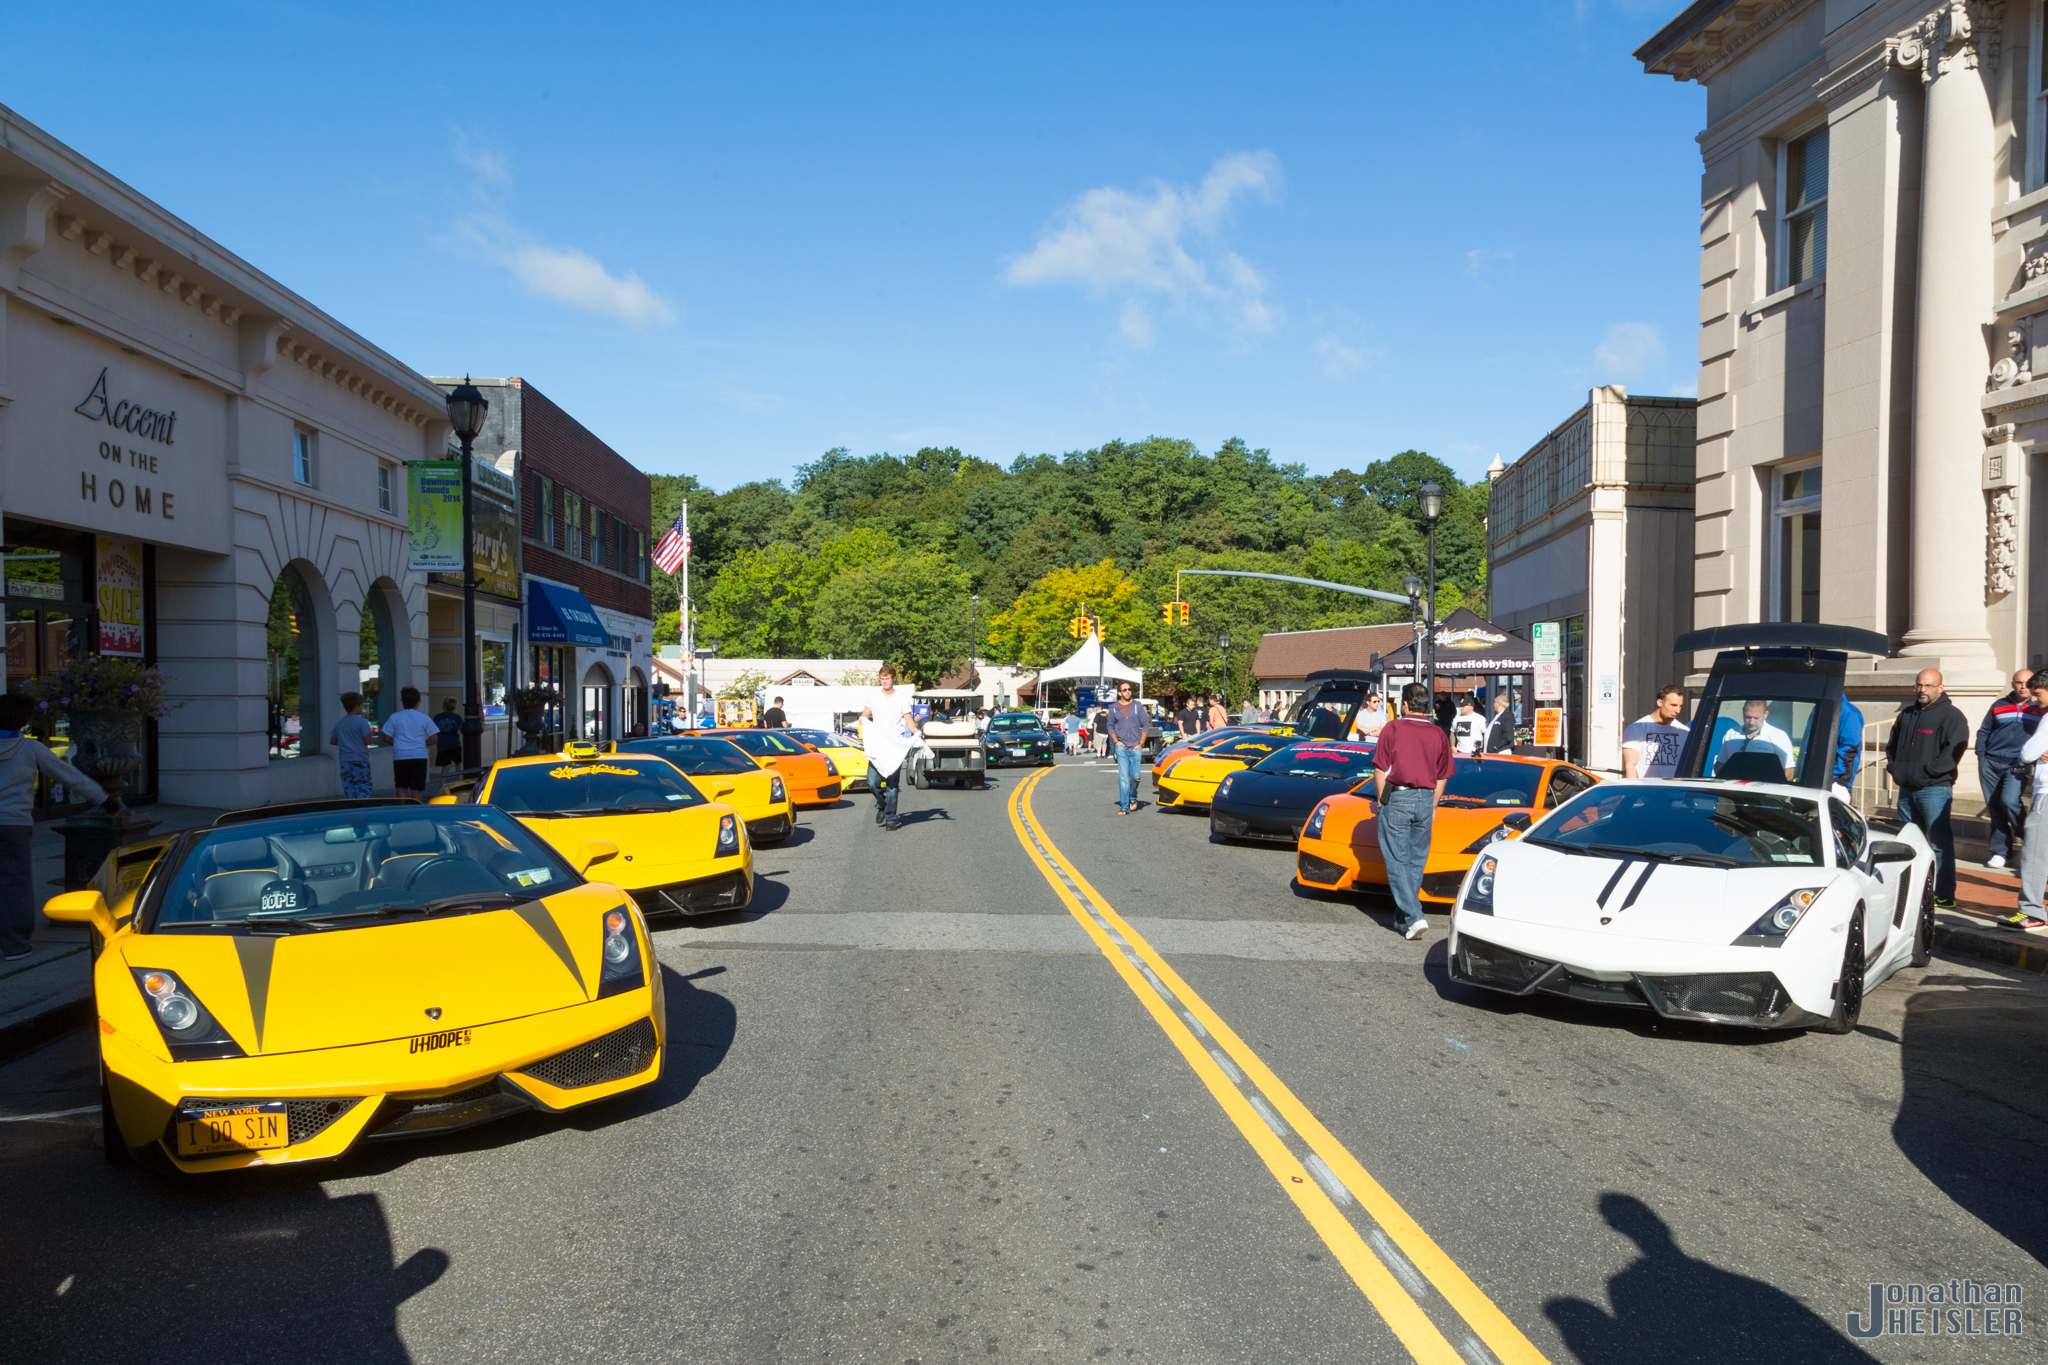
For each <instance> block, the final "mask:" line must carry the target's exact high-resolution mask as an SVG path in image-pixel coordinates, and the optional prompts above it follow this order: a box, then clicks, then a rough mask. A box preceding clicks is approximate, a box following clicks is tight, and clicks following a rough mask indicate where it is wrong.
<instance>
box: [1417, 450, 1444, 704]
mask: <svg viewBox="0 0 2048 1365" xmlns="http://www.w3.org/2000/svg"><path fill="white" fill-rule="evenodd" d="M1415 500H1416V502H1417V503H1419V504H1420V505H1421V508H1422V527H1423V530H1425V531H1427V532H1428V533H1429V612H1428V621H1429V646H1428V647H1429V662H1428V664H1427V669H1428V673H1427V676H1428V679H1429V705H1430V708H1431V710H1432V711H1433V710H1435V708H1436V519H1437V518H1438V517H1440V516H1442V515H1443V513H1444V490H1443V485H1441V484H1439V483H1438V482H1437V481H1436V480H1435V479H1425V480H1424V481H1423V484H1422V487H1421V488H1419V489H1417V490H1416V499H1415Z"/></svg>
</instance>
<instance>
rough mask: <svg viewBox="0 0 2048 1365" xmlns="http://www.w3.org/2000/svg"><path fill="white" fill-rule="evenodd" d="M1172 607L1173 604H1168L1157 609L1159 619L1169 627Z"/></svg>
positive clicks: (1171, 621)
mask: <svg viewBox="0 0 2048 1365" xmlns="http://www.w3.org/2000/svg"><path fill="white" fill-rule="evenodd" d="M1173 605H1174V604H1173V603H1171V602H1168V603H1166V604H1164V605H1163V606H1161V607H1160V608H1159V619H1160V620H1162V621H1164V622H1166V624H1167V625H1169V626H1170V625H1172V624H1173Z"/></svg>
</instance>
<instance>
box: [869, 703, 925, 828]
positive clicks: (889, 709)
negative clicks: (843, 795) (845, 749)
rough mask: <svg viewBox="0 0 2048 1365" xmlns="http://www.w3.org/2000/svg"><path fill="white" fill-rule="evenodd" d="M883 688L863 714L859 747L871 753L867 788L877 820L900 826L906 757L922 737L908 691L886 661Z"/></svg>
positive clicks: (887, 825) (879, 822)
mask: <svg viewBox="0 0 2048 1365" xmlns="http://www.w3.org/2000/svg"><path fill="white" fill-rule="evenodd" d="M876 677H877V679H878V680H879V681H880V682H881V684H882V690H881V692H880V693H879V694H877V695H876V697H875V699H874V700H873V701H871V702H869V703H868V704H867V706H866V707H864V708H863V709H862V711H861V713H860V747H861V751H862V752H863V753H865V754H866V755H867V756H868V790H869V791H871V792H873V793H874V794H875V823H876V824H878V825H880V826H882V827H883V828H884V829H900V828H902V825H903V822H902V821H901V820H900V819H899V818H898V817H897V814H896V807H897V800H898V797H899V795H900V794H901V792H902V790H903V760H904V759H905V758H907V757H908V756H909V754H910V751H911V750H912V749H913V748H916V747H917V746H918V745H919V744H920V743H921V740H920V738H919V736H918V732H917V720H916V718H915V717H913V716H912V715H911V710H910V708H911V707H912V705H914V702H913V700H912V698H911V695H910V694H909V693H908V692H899V691H897V690H896V670H895V669H894V668H892V667H890V666H889V665H888V664H883V665H882V667H881V669H880V670H879V671H878V672H877V674H876Z"/></svg>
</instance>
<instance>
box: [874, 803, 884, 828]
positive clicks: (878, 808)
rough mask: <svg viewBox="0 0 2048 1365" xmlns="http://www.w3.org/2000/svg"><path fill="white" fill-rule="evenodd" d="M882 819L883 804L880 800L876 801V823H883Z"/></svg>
mask: <svg viewBox="0 0 2048 1365" xmlns="http://www.w3.org/2000/svg"><path fill="white" fill-rule="evenodd" d="M882 820H883V814H882V805H881V803H880V802H879V801H878V802H876V803H875V823H876V824H878V825H879V824H881V823H882Z"/></svg>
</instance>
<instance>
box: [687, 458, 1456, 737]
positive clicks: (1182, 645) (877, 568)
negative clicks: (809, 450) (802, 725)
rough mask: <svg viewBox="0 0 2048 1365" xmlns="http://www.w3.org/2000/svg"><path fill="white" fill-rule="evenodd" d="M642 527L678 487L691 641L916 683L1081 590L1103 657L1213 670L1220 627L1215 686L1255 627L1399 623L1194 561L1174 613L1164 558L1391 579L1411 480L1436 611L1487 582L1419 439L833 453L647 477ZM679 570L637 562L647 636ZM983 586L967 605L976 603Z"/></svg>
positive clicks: (1162, 685) (1400, 558)
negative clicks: (764, 474)
mask: <svg viewBox="0 0 2048 1365" xmlns="http://www.w3.org/2000/svg"><path fill="white" fill-rule="evenodd" d="M651 477H652V479H653V482H654V524H655V526H656V527H657V528H659V527H665V526H667V525H668V523H669V522H670V521H671V520H673V519H674V517H675V514H676V511H677V508H678V506H679V505H680V504H681V502H682V501H683V500H684V499H685V498H687V499H688V500H689V503H690V530H691V535H692V540H693V542H694V545H695V556H694V558H693V559H692V561H691V565H690V574H691V583H690V590H691V596H692V597H693V598H694V599H695V601H696V604H697V611H698V613H699V616H698V628H697V635H698V638H699V640H700V641H702V640H705V639H716V640H717V641H718V642H719V652H720V653H721V654H723V655H726V656H728V657H752V656H762V657H773V656H826V655H831V656H834V657H840V658H888V659H891V660H894V661H896V662H897V663H899V664H900V665H901V666H903V667H904V668H905V669H906V670H907V671H908V672H909V673H910V675H911V676H912V677H913V678H915V679H916V680H917V682H918V683H919V684H920V685H929V684H930V683H931V682H932V681H934V680H935V679H936V678H937V677H938V676H939V675H940V674H941V673H943V672H944V671H946V670H947V669H948V668H950V667H953V666H955V665H957V664H958V663H959V662H960V661H961V660H962V659H964V658H965V657H966V656H967V654H968V652H969V649H970V645H971V647H972V649H973V651H974V653H975V654H977V655H978V656H980V657H981V658H983V659H984V660H988V661H992V662H996V663H1018V664H1022V665H1024V666H1026V667H1043V666H1045V665H1048V664H1052V663H1056V662H1058V661H1059V660H1061V659H1063V658H1065V657H1066V656H1067V654H1069V653H1070V652H1072V650H1073V648H1074V643H1075V642H1074V640H1073V638H1072V637H1071V636H1070V635H1069V633H1068V627H1067V622H1068V620H1069V618H1071V617H1072V616H1074V615H1075V614H1076V613H1077V612H1079V611H1080V609H1081V608H1082V607H1083V606H1084V605H1085V606H1086V607H1087V608H1088V609H1089V610H1090V611H1091V612H1093V613H1094V614H1095V615H1096V616H1098V617H1100V618H1101V620H1102V625H1103V638H1104V640H1105V641H1106V642H1107V644H1108V645H1109V647H1110V648H1111V649H1112V650H1114V651H1115V652H1116V653H1117V654H1118V655H1119V656H1120V657H1122V658H1123V659H1124V660H1125V661H1126V662H1128V663H1131V664H1132V665H1134V666H1139V667H1144V668H1146V669H1148V670H1150V671H1151V673H1152V674H1153V675H1155V676H1151V677H1149V679H1148V686H1150V687H1151V688H1152V689H1153V690H1159V691H1163V690H1171V688H1172V683H1173V680H1174V678H1173V675H1175V674H1176V673H1178V674H1179V676H1180V677H1181V679H1182V680H1183V681H1184V682H1185V683H1186V684H1187V685H1188V686H1191V687H1194V688H1201V687H1205V686H1209V685H1213V684H1214V682H1215V681H1216V679H1217V670H1218V667H1219V657H1220V654H1221V651H1220V650H1219V648H1218V646H1217V643H1216V641H1217V639H1218V637H1220V636H1224V635H1228V636H1229V637H1230V638H1231V641H1232V646H1231V650H1230V655H1231V662H1230V683H1231V688H1230V690H1231V694H1232V696H1233V698H1241V697H1242V696H1243V695H1244V694H1245V692H1246V690H1247V686H1248V683H1247V679H1246V669H1247V668H1248V666H1249V664H1250V662H1251V655H1252V647H1253V646H1254V645H1255V644H1256V643H1257V641H1258V638H1259V636H1260V635H1262V634H1264V633H1265V632H1267V631H1272V630H1311V629H1319V628H1323V627H1328V626H1344V625H1361V624H1370V623H1374V622H1381V621H1390V620H1398V619H1401V618H1402V615H1403V613H1402V609H1401V608H1399V607H1397V606H1394V605H1393V604H1391V603H1377V602H1372V601H1370V600H1369V599H1365V598H1359V597H1353V596H1349V595H1347V594H1342V593H1333V592H1327V591H1319V590H1316V589H1312V588H1302V587H1295V586H1290V585H1286V584H1280V583H1269V582H1263V581H1261V580H1257V579H1215V578H1190V579H1187V580H1185V581H1184V588H1185V595H1184V599H1183V600H1185V601H1187V602H1188V603H1189V604H1190V622H1189V624H1188V625H1186V626H1182V625H1179V624H1177V623H1174V624H1169V623H1168V622H1166V621H1164V620H1162V619H1161V607H1162V606H1163V605H1164V604H1165V603H1166V602H1168V601H1169V600H1171V599H1172V598H1173V595H1174V570H1176V569H1190V568H1205V569H1206V568H1222V569H1253V570H1260V571H1264V572H1268V573H1287V574H1295V575H1298V576H1302V577H1308V578H1322V579H1328V580H1330V581H1332V582H1338V583H1347V584H1352V585H1354V586H1357V587H1368V588H1380V589H1383V590H1385V591H1389V592H1398V591H1400V590H1401V583H1402V580H1403V579H1405V578H1406V577H1407V575H1408V574H1410V573H1420V572H1422V570H1423V567H1424V563H1425V551H1424V537H1423V530H1422V525H1421V518H1420V513H1419V511H1418V509H1417V504H1416V497H1417V490H1418V489H1420V487H1421V486H1422V484H1423V483H1424V482H1425V481H1427V480H1429V479H1431V478H1434V479H1435V480H1436V481H1437V482H1438V483H1439V484H1440V485H1442V487H1443V488H1444V491H1445V499H1444V511H1443V516H1442V518H1441V520H1440V521H1439V522H1438V523H1437V582H1438V588H1439V592H1438V605H1439V608H1440V610H1446V611H1447V610H1449V609H1450V608H1452V607H1455V606H1458V605H1460V604H1462V603H1463V602H1465V601H1466V600H1468V599H1471V600H1475V601H1477V600H1480V599H1483V598H1484V595H1485V585H1486V539H1485V519H1486V507H1487V495H1488V485H1487V483H1486V481H1485V480H1484V479H1481V480H1479V481H1477V482H1475V483H1472V484H1467V483H1465V482H1464V481H1463V480H1462V479H1460V478H1459V477H1458V476H1457V475H1456V474H1455V473H1453V472H1452V471H1451V469H1450V467H1449V466H1448V465H1446V464H1444V463H1443V462H1442V461H1440V460H1437V459H1434V458H1432V457H1431V456H1429V455H1426V454H1424V453H1422V452H1421V451H1416V450H1404V451H1402V452H1401V453H1400V454H1398V455H1393V456H1390V457H1388V458H1386V459H1383V460H1375V461H1373V462H1372V463H1370V464H1368V465H1367V466H1366V468H1365V469H1364V471H1363V472H1362V473H1354V472H1352V471H1351V470H1349V469H1340V470H1338V471H1337V472H1335V473H1334V474H1330V475H1327V476H1320V477H1319V476H1316V475H1312V474H1310V473H1309V472H1308V471H1307V470H1306V469H1305V468H1304V467H1303V466H1301V465H1299V464H1277V463H1275V462H1274V460H1273V459H1272V456H1271V455H1270V454H1269V453H1268V452H1267V451H1265V450H1255V449H1252V448H1250V447H1248V446H1247V445H1246V444H1245V443H1244V442H1243V441H1241V440H1237V439H1235V438H1233V439H1231V440H1229V441H1226V442H1224V443H1223V445H1222V447H1221V448H1219V449H1218V450H1217V451H1216V452H1215V453H1214V454H1213V455H1205V454H1203V453H1202V451H1201V450H1200V449H1199V448H1197V447H1196V446H1195V444H1194V443H1193V442H1191V441H1183V440H1173V439H1168V438H1165V437H1152V438H1150V439H1147V440H1144V441H1137V442H1125V441H1110V442H1108V443H1106V444H1104V445H1101V446H1098V447H1096V448H1095V449H1093V450H1086V451H1076V452H1072V453H1069V454H1066V455H1060V456H1054V455H1020V456H1018V457H1017V458H1016V459H1015V460H1013V461H1012V462H1011V463H1010V464H1009V465H1008V466H1007V467H1005V466H1003V465H999V464H995V463H992V462H990V461H987V460H982V459H979V458H977V457H975V456H972V455H964V454H962V453H961V452H960V451H958V450H956V449H953V448H951V447H946V448H944V449H939V448H935V447H927V448H925V449H923V450H920V451H918V452H917V453H916V454H914V455H908V456H898V455H869V456H865V457H857V456H854V455H852V454H850V453H848V452H847V451H846V450H844V449H836V450H829V451H827V452H825V454H824V455H822V456H820V457H819V458H818V459H816V460H814V461H812V462H811V463H809V464H806V465H802V466H800V467H799V468H798V470H797V473H796V477H795V478H794V479H793V480H792V481H791V483H790V484H789V485H787V486H785V485H784V484H783V483H782V482H781V481H780V480H773V479H771V480H764V481H757V482H753V483H745V484H741V485H739V486H738V487H735V488H731V489H728V490H726V491H725V492H722V493H720V492H714V491H712V490H711V489H709V488H707V487H705V486H704V485H703V484H702V483H700V482H699V481H698V480H697V479H696V478H695V477H693V476H691V475H687V474H683V475H675V474H656V475H653V476H651ZM677 590H678V581H677V580H675V579H672V578H670V577H668V576H667V575H665V574H662V573H661V572H660V571H658V570H657V571H656V572H655V574H654V611H655V617H656V624H655V639H656V641H657V642H658V643H662V644H674V643H676V642H677V639H678V633H679V613H678V602H677ZM977 594H978V595H979V598H980V604H979V609H978V611H977V610H976V609H975V608H974V605H973V599H974V597H975V596H976V595H977Z"/></svg>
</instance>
